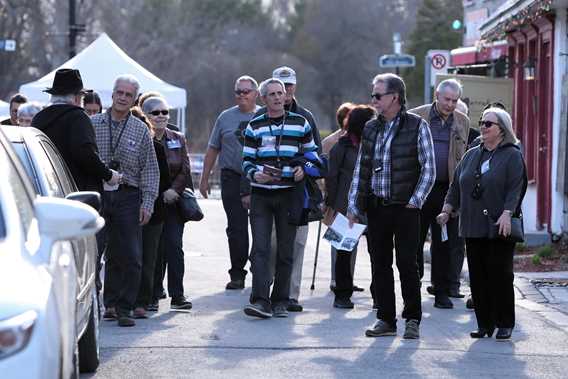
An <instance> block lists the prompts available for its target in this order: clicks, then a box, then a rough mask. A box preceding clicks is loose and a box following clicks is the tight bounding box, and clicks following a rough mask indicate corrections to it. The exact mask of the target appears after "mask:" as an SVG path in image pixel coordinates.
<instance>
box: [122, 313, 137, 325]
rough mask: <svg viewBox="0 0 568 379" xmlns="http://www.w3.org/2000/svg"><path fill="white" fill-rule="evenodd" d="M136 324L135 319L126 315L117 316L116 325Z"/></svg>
mask: <svg viewBox="0 0 568 379" xmlns="http://www.w3.org/2000/svg"><path fill="white" fill-rule="evenodd" d="M134 325H136V321H134V319H133V318H132V317H130V316H128V315H122V316H120V317H118V326H123V327H129V326H134Z"/></svg>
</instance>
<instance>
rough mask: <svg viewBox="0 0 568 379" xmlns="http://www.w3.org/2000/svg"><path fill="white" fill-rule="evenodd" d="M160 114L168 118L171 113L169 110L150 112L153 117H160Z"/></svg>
mask: <svg viewBox="0 0 568 379" xmlns="http://www.w3.org/2000/svg"><path fill="white" fill-rule="evenodd" d="M160 113H161V114H162V115H164V116H167V115H168V114H170V111H169V110H167V109H162V110H161V111H159V110H156V111H152V112H150V114H151V115H152V116H159V115H160Z"/></svg>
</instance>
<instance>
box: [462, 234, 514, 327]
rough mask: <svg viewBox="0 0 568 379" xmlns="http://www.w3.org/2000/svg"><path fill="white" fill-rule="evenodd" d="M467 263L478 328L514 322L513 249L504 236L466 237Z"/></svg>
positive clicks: (501, 325)
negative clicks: (492, 237) (501, 238)
mask: <svg viewBox="0 0 568 379" xmlns="http://www.w3.org/2000/svg"><path fill="white" fill-rule="evenodd" d="M466 246H467V264H468V266H469V280H470V285H471V295H472V297H473V303H474V304H475V317H476V319H477V325H478V326H479V327H480V328H494V327H497V328H512V327H514V326H515V292H514V289H513V251H514V249H515V244H514V243H513V242H507V241H504V240H499V239H495V240H490V239H487V238H466Z"/></svg>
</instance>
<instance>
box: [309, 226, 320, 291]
mask: <svg viewBox="0 0 568 379" xmlns="http://www.w3.org/2000/svg"><path fill="white" fill-rule="evenodd" d="M320 237H321V220H319V222H318V240H317V242H316V257H315V260H314V273H313V275H312V285H311V286H310V290H312V291H313V290H314V289H315V288H316V287H315V286H314V283H315V281H316V268H317V267H318V253H319V248H320Z"/></svg>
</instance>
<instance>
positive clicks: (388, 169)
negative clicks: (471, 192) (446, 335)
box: [347, 74, 436, 339]
mask: <svg viewBox="0 0 568 379" xmlns="http://www.w3.org/2000/svg"><path fill="white" fill-rule="evenodd" d="M371 102H372V105H373V106H374V107H375V108H376V109H377V113H378V114H379V116H378V118H377V119H373V120H371V121H369V122H368V123H367V125H365V128H364V130H363V135H362V140H361V148H360V150H359V156H358V157H357V163H356V165H355V170H354V172H353V182H352V183H351V189H350V191H349V207H348V214H347V216H348V218H349V221H350V223H353V222H356V221H358V220H360V219H361V218H362V216H363V215H364V214H366V215H367V219H368V222H369V225H368V233H369V235H371V236H372V238H370V239H369V251H370V252H371V255H372V259H373V262H374V263H375V270H374V272H373V282H374V285H375V293H376V296H377V299H378V310H377V319H378V320H377V322H375V324H374V325H373V326H372V327H371V328H370V329H367V331H366V332H365V334H366V335H367V336H368V337H379V336H394V335H396V306H395V293H394V276H393V270H392V260H393V254H392V251H393V237H394V246H395V247H396V250H395V252H396V265H397V267H398V271H399V273H400V282H401V287H402V297H403V299H404V309H403V311H402V318H404V319H406V329H405V332H404V338H409V339H416V338H419V336H420V333H419V325H420V320H421V318H422V308H421V297H420V278H419V274H418V264H417V262H416V250H417V249H418V243H419V238H420V237H419V234H420V208H421V207H422V205H423V204H424V201H425V200H426V197H427V196H428V194H429V193H430V190H431V189H432V186H433V185H434V181H435V179H436V167H435V163H434V146H433V142H432V135H431V134H430V129H429V127H428V124H427V123H426V122H425V121H424V120H423V119H422V118H420V117H419V116H417V115H415V114H412V113H407V112H406V106H405V104H406V86H405V84H404V81H403V80H402V79H401V78H400V77H398V76H397V75H394V74H380V75H377V76H376V77H375V78H374V79H373V92H372V93H371Z"/></svg>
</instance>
